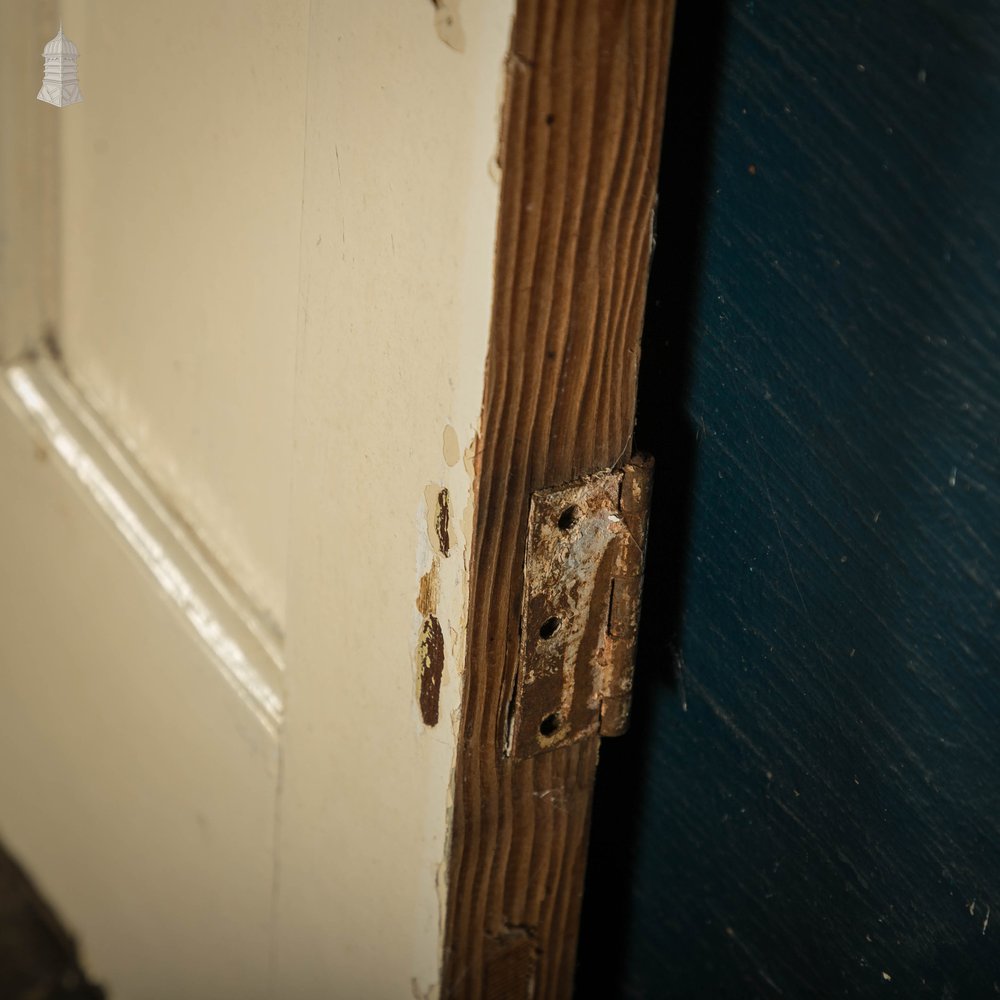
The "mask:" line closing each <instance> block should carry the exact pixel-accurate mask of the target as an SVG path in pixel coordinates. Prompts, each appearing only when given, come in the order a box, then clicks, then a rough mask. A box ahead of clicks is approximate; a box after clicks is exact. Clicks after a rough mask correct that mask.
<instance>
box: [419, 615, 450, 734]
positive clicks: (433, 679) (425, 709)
mask: <svg viewBox="0 0 1000 1000" xmlns="http://www.w3.org/2000/svg"><path fill="white" fill-rule="evenodd" d="M417 669H418V671H419V677H418V685H419V696H418V700H419V702H420V715H421V717H422V718H423V720H424V725H426V726H436V725H437V724H438V703H439V701H440V699H441V674H442V673H443V672H444V633H443V632H442V631H441V625H440V623H439V622H438V620H437V618H436V617H435V616H434V615H427V617H426V618H424V624H423V626H422V627H421V629H420V641H419V642H418V644H417Z"/></svg>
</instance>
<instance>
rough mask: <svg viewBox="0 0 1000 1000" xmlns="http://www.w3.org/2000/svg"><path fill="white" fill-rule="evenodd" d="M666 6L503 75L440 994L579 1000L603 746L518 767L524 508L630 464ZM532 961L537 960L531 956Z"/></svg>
mask: <svg viewBox="0 0 1000 1000" xmlns="http://www.w3.org/2000/svg"><path fill="white" fill-rule="evenodd" d="M672 19H673V3H672V2H670V0H632V2H628V0H615V2H604V0H601V2H599V0H560V2H548V3H543V2H542V0H522V2H521V3H519V4H518V8H517V14H516V20H515V24H514V29H513V34H512V41H511V50H510V55H509V58H508V82H507V95H506V101H505V107H504V123H503V136H502V144H501V167H502V178H503V179H502V187H501V198H500V217H499V223H498V235H497V260H496V275H495V290H494V306H493V319H492V331H491V343H490V348H489V356H488V363H487V384H486V390H485V401H484V419H483V431H482V445H481V453H480V456H479V461H480V463H481V465H480V480H479V498H478V506H477V516H476V528H475V543H474V553H473V566H472V599H471V618H470V621H471V626H470V636H469V646H468V658H467V668H466V677H465V691H464V695H463V719H462V734H461V744H460V750H459V762H458V774H457V779H456V797H455V811H454V824H453V838H452V859H451V865H450V870H449V898H448V916H447V929H446V941H445V980H444V988H443V993H444V995H445V996H449V997H482V996H484V995H496V990H497V989H499V988H500V987H499V986H498V985H497V984H498V983H499V982H500V981H501V980H502V982H503V984H504V985H503V990H504V993H505V995H506V996H510V997H520V996H525V997H527V996H534V997H562V996H567V995H568V994H569V993H570V991H571V988H572V978H573V963H574V958H575V946H576V930H577V923H578V918H579V907H580V900H581V896H582V890H583V872H584V867H585V860H586V846H587V833H588V824H589V816H590V803H591V794H592V788H593V780H594V772H595V768H596V764H597V754H598V741H597V739H596V738H595V739H591V740H585V741H581V742H579V743H576V744H574V745H572V746H569V747H565V748H561V749H558V750H554V751H552V752H549V753H546V754H542V755H540V756H538V757H536V758H531V759H528V760H524V761H519V762H514V761H512V760H510V759H508V758H506V757H505V756H504V754H503V741H504V734H505V725H506V720H507V713H508V710H509V705H510V703H511V698H512V693H513V683H514V673H515V671H514V664H515V660H516V655H517V624H518V614H519V609H520V601H521V575H522V566H523V561H524V549H525V530H526V524H527V513H528V505H529V499H530V496H531V493H532V492H533V491H534V490H537V489H540V488H542V487H545V486H555V485H559V484H561V483H566V482H569V481H571V480H574V479H577V478H579V477H580V476H581V475H584V474H585V473H589V472H592V471H595V470H598V469H602V468H610V467H613V466H618V465H621V464H622V463H623V462H624V461H625V460H626V459H627V458H628V457H629V455H630V452H631V438H632V429H633V423H634V417H635V398H636V376H637V369H638V355H639V339H640V333H641V327H642V316H643V308H644V302H645V291H646V283H647V277H648V262H649V249H650V240H651V225H652V214H653V207H654V201H655V196H656V176H657V164H658V160H659V145H660V133H661V128H662V118H663V98H664V94H665V90H666V77H667V62H668V53H669V42H670V34H671V26H672ZM526 942H528V943H527V944H526Z"/></svg>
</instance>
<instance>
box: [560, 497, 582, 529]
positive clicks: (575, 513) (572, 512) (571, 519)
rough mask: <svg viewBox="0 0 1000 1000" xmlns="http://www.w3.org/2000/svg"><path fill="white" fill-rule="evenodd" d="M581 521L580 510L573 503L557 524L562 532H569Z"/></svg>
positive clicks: (561, 515)
mask: <svg viewBox="0 0 1000 1000" xmlns="http://www.w3.org/2000/svg"><path fill="white" fill-rule="evenodd" d="M579 520H580V508H579V507H577V505H576V504H575V503H572V504H570V505H569V506H568V507H567V508H566V509H565V510H564V511H563V512H562V513H561V514H560V515H559V520H558V521H557V522H556V523H557V524H558V525H559V530H560V531H569V529H570V528H572V527H573V525H574V524H576V522H577V521H579Z"/></svg>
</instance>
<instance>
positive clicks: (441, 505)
mask: <svg viewBox="0 0 1000 1000" xmlns="http://www.w3.org/2000/svg"><path fill="white" fill-rule="evenodd" d="M450 516H451V514H450V511H449V507H448V490H447V489H443V490H441V491H440V492H439V493H438V495H437V512H436V514H435V516H434V530H435V533H436V534H437V544H438V550H439V551H440V553H441V555H443V556H444V557H445V558H447V556H448V553H449V551H451V539H450V537H449V535H448V521H449V519H450Z"/></svg>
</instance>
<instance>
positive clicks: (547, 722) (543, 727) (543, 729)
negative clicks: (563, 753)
mask: <svg viewBox="0 0 1000 1000" xmlns="http://www.w3.org/2000/svg"><path fill="white" fill-rule="evenodd" d="M558 728H559V716H558V715H557V714H556V713H555V712H552V713H550V714H549V715H546V716H545V718H544V719H542V721H541V723H540V724H539V726H538V731H539V732H540V733H541V734H542V736H551V735H552V734H553V733H554V732H556V730H557V729H558Z"/></svg>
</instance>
